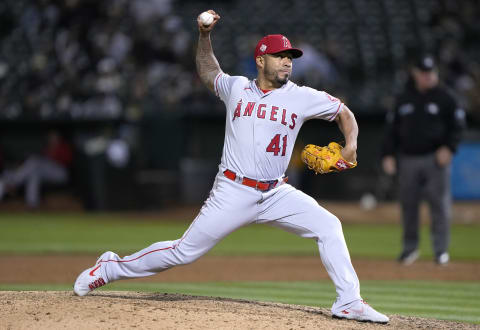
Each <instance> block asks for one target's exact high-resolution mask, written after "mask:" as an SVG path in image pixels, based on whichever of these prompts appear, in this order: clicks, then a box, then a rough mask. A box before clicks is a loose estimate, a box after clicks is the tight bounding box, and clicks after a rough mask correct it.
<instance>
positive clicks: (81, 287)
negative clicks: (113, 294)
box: [73, 251, 115, 296]
mask: <svg viewBox="0 0 480 330" xmlns="http://www.w3.org/2000/svg"><path fill="white" fill-rule="evenodd" d="M114 258H115V253H113V252H110V251H108V252H105V253H104V254H102V255H101V256H100V257H99V258H98V259H97V262H96V263H95V266H93V267H90V268H88V269H85V270H84V271H83V272H82V273H81V274H80V275H78V277H77V280H76V281H75V284H74V286H73V292H75V294H76V295H77V296H85V295H86V294H87V293H89V292H90V291H93V290H95V289H97V288H99V287H101V286H104V285H105V284H107V283H108V279H107V278H105V276H103V275H102V268H103V267H105V263H103V262H102V261H104V260H105V261H106V260H109V259H114Z"/></svg>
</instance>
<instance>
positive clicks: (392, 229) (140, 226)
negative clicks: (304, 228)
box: [0, 214, 480, 260]
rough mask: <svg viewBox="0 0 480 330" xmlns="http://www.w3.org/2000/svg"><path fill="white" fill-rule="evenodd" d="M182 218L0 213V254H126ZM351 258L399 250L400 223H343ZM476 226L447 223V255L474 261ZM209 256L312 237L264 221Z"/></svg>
mask: <svg viewBox="0 0 480 330" xmlns="http://www.w3.org/2000/svg"><path fill="white" fill-rule="evenodd" d="M188 225H189V223H188V222H168V221H164V220H163V219H162V220H161V221H153V220H148V221H147V220H137V219H133V218H131V217H127V216H122V215H102V214H95V215H85V214H2V215H1V216H0V228H1V230H0V253H15V254H46V253H64V254H66V253H76V254H80V253H89V254H95V255H96V254H98V253H100V252H103V251H105V250H113V251H115V252H117V253H120V254H129V253H132V252H134V251H137V250H139V249H142V248H144V247H146V246H148V245H150V244H151V243H154V242H157V241H163V240H173V239H176V238H179V237H181V235H182V234H183V232H184V231H185V230H186V229H187V228H188ZM343 229H344V234H345V238H346V241H347V245H348V247H349V250H350V254H351V255H352V257H354V258H355V257H363V258H383V259H392V258H395V257H396V256H397V254H398V253H399V252H400V249H401V247H400V236H401V233H400V230H401V228H400V226H398V225H396V224H346V225H344V226H343ZM479 236H480V225H478V224H470V225H459V224H457V225H453V226H452V243H451V251H450V252H451V256H452V258H453V259H456V260H461V259H464V260H480V254H479V253H478V245H477V243H476V242H477V237H479ZM421 237H422V240H421V247H420V249H421V253H422V256H423V257H424V258H431V255H432V252H431V245H430V237H429V229H428V227H423V228H422V230H421ZM210 253H211V254H213V255H314V254H318V250H317V247H316V244H315V243H314V241H313V240H308V239H303V238H299V237H297V236H295V235H292V234H290V233H287V232H284V231H282V230H279V229H276V228H272V227H269V226H265V225H252V226H247V227H244V228H241V229H240V230H238V231H236V232H234V233H233V234H231V235H230V236H228V237H227V238H225V239H224V240H223V241H222V242H220V244H218V245H217V246H216V247H215V248H214V249H213V250H212V251H211V252H210Z"/></svg>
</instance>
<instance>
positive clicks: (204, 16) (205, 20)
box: [200, 11, 213, 26]
mask: <svg viewBox="0 0 480 330" xmlns="http://www.w3.org/2000/svg"><path fill="white" fill-rule="evenodd" d="M200 22H201V23H202V24H203V25H204V26H209V25H210V24H212V23H213V15H212V14H210V13H209V12H208V11H204V12H203V13H201V14H200Z"/></svg>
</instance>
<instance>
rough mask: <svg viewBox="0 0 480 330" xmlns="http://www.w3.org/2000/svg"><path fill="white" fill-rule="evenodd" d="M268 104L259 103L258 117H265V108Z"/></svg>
mask: <svg viewBox="0 0 480 330" xmlns="http://www.w3.org/2000/svg"><path fill="white" fill-rule="evenodd" d="M266 106H267V105H266V104H259V105H258V109H257V117H258V118H262V119H264V118H265V110H263V108H265V107H266Z"/></svg>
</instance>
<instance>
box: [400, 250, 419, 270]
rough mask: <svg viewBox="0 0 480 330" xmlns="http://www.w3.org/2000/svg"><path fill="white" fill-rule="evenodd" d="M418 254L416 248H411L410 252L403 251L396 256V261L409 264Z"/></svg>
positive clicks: (415, 259)
mask: <svg viewBox="0 0 480 330" xmlns="http://www.w3.org/2000/svg"><path fill="white" fill-rule="evenodd" d="M419 256H420V253H419V252H418V250H413V251H411V252H403V253H402V254H401V255H400V257H398V262H400V263H401V264H403V265H405V266H409V265H411V264H413V263H414V262H415V261H417V259H418V257H419Z"/></svg>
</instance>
